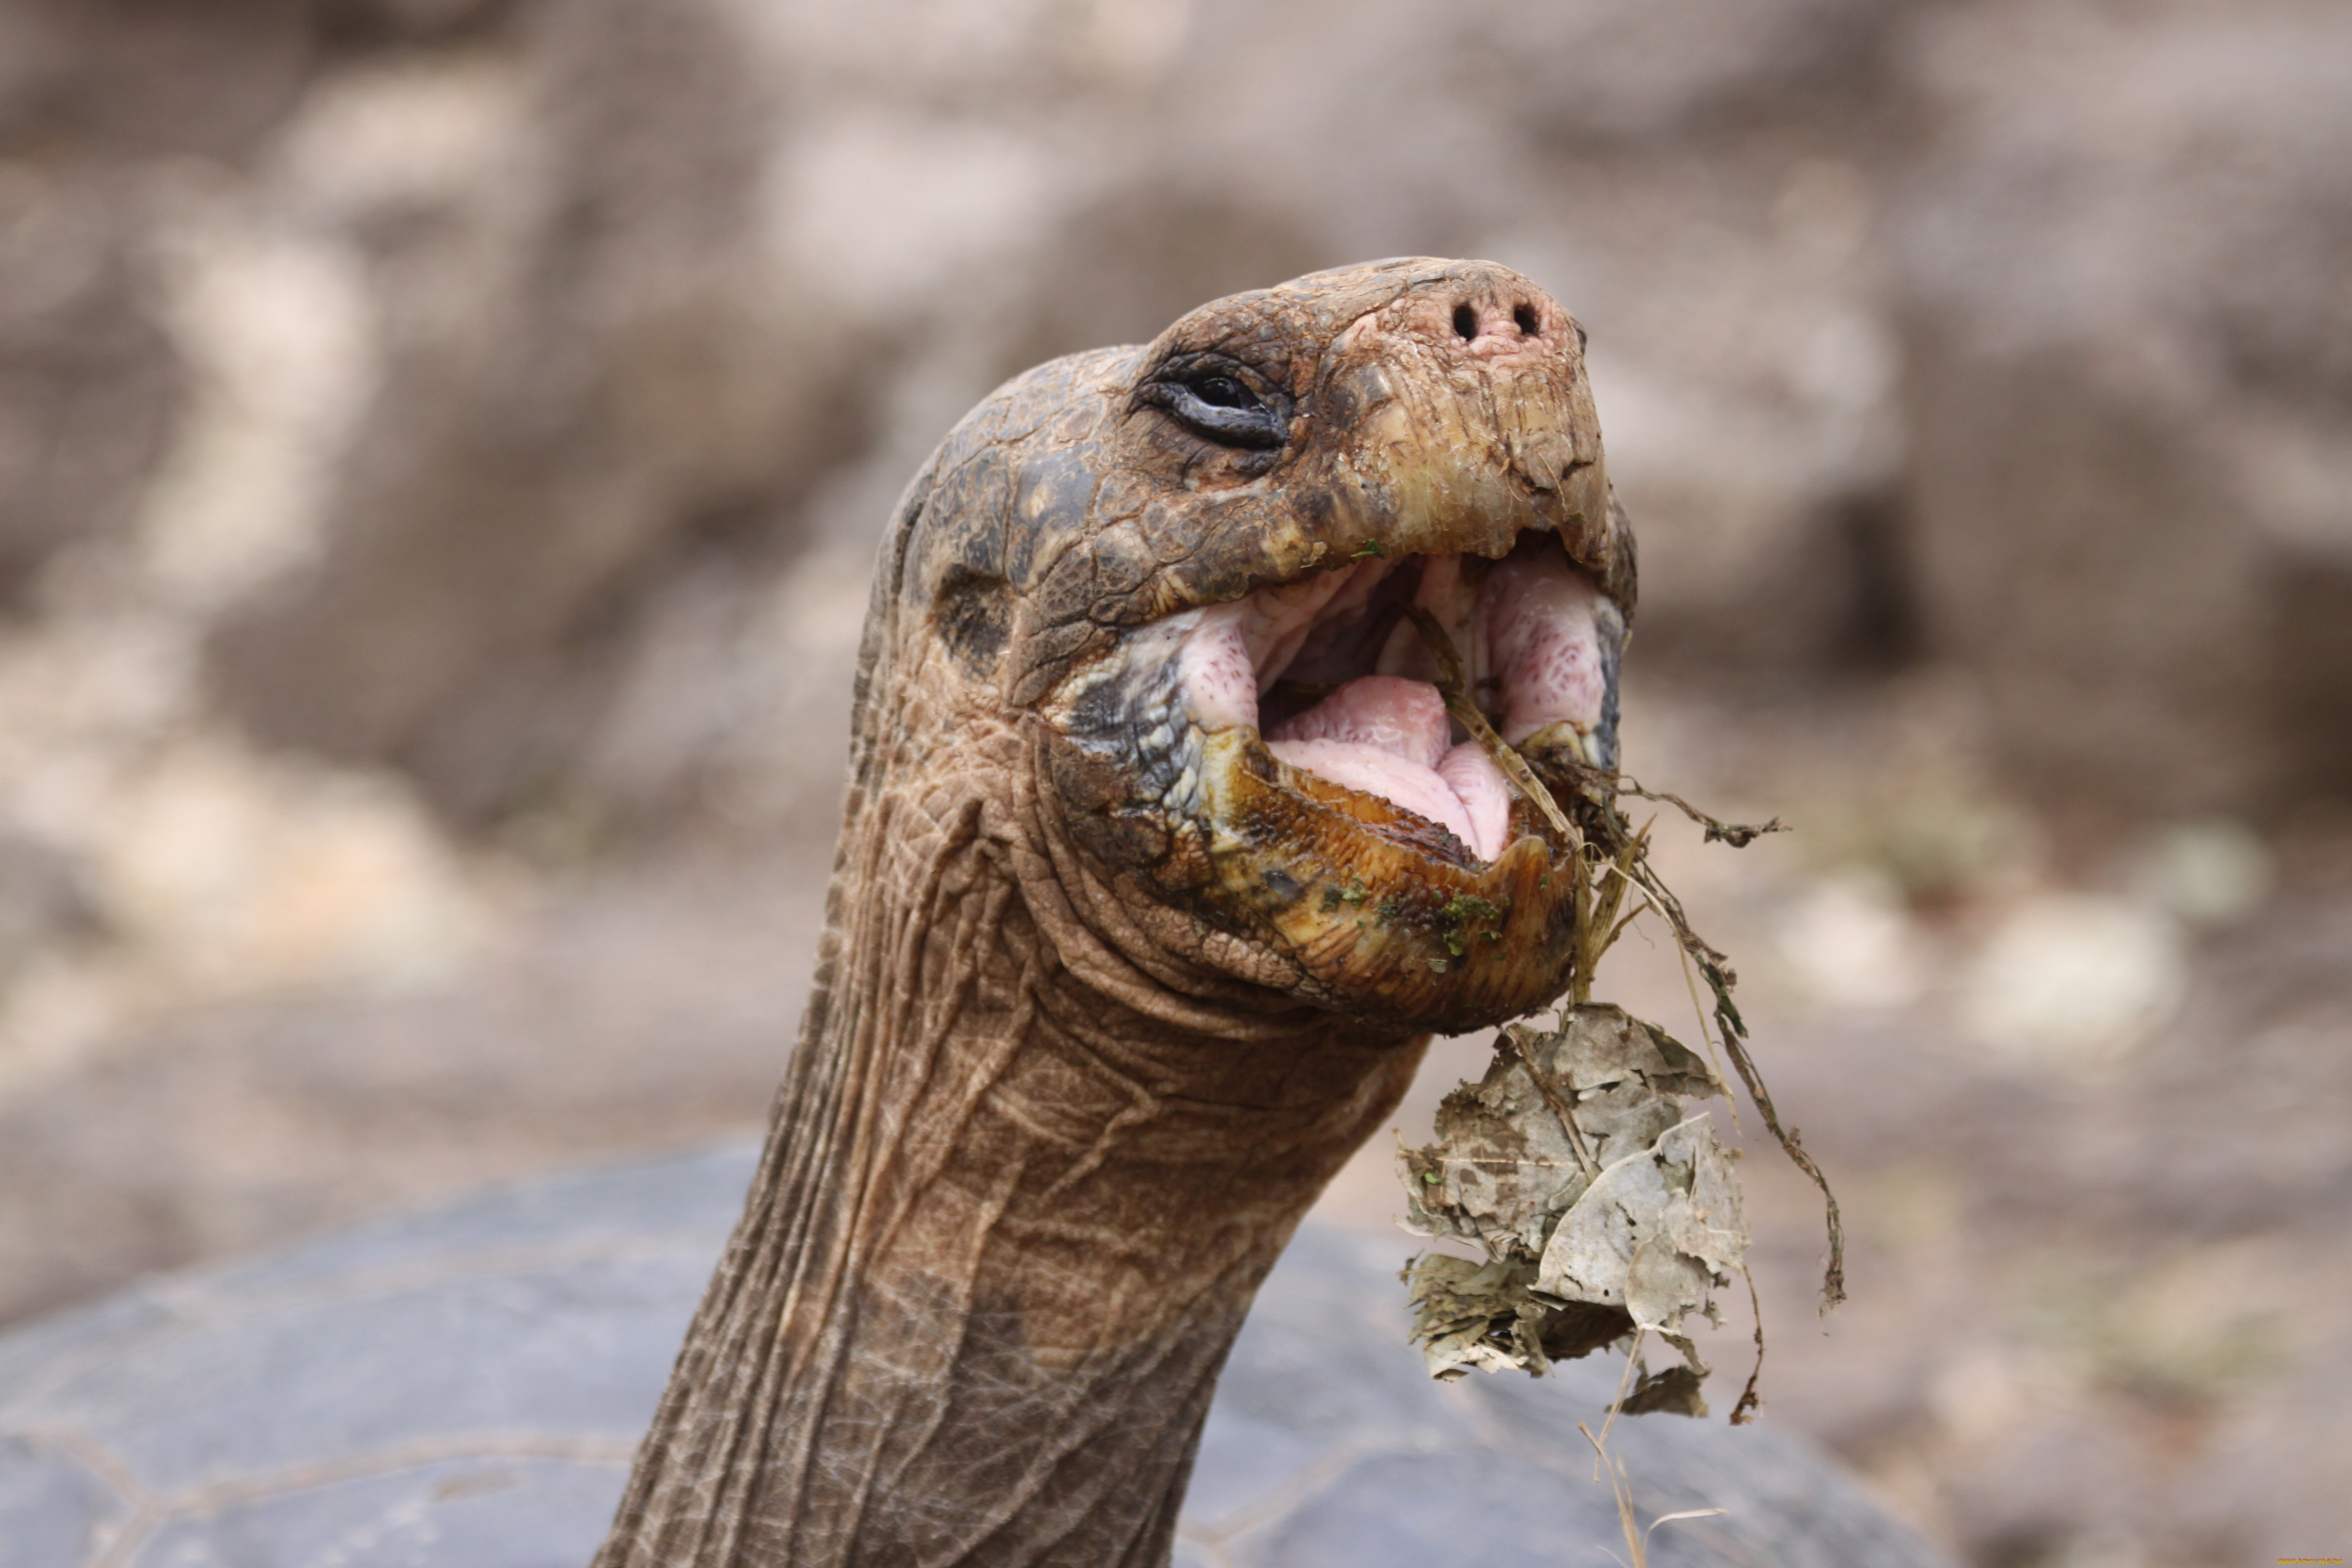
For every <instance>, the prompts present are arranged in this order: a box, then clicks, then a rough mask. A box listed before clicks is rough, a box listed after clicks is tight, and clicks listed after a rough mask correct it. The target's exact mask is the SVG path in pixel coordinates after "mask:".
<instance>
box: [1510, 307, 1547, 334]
mask: <svg viewBox="0 0 2352 1568" xmlns="http://www.w3.org/2000/svg"><path fill="white" fill-rule="evenodd" d="M1511 320H1512V321H1516V322H1517V323H1518V328H1519V336H1521V337H1523V338H1531V337H1534V336H1535V335H1536V333H1537V332H1538V331H1539V330H1540V323H1538V321H1536V308H1535V307H1534V306H1533V305H1526V304H1521V305H1514V306H1512V307H1511Z"/></svg>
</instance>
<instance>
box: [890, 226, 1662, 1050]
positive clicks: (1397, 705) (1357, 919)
mask: <svg viewBox="0 0 2352 1568" xmlns="http://www.w3.org/2000/svg"><path fill="white" fill-rule="evenodd" d="M900 537H901V543H900V546H899V552H898V557H897V563H896V570H895V572H894V573H893V574H891V575H890V577H889V578H888V579H887V581H889V582H891V583H894V584H895V585H896V594H897V603H896V606H895V608H896V610H897V612H898V624H899V625H900V626H902V628H903V629H904V632H905V633H906V634H907V635H908V636H909V637H912V636H915V635H917V634H919V635H920V637H923V638H925V639H927V640H928V642H929V644H930V645H931V646H932V647H936V648H937V649H938V650H939V658H938V659H937V661H936V666H935V667H934V668H933V672H932V673H929V674H926V675H924V676H922V679H928V680H932V681H935V682H939V683H941V684H942V685H944V686H953V687H958V688H961V689H963V691H964V693H965V696H964V697H963V698H962V699H960V700H953V701H948V702H945V703H943V704H940V711H942V712H946V711H950V710H954V711H961V712H964V713H965V714H967V715H968V716H970V717H969V719H968V721H971V722H982V723H984V722H989V721H992V719H991V716H992V715H993V721H1001V722H1003V723H1004V724H1005V725H1007V726H1009V727H1010V728H1011V729H1012V730H1015V731H1019V732H1021V733H1023V734H1024V735H1025V736H1027V737H1028V738H1029V743H1027V744H1026V745H1024V746H1023V747H1020V748H1016V749H1015V750H1016V751H1017V753H1018V757H1019V759H1020V760H1019V762H1018V763H1017V764H1015V765H1018V766H1020V767H1022V768H1024V769H1026V770H1028V773H1029V775H1030V777H1031V778H1032V780H1033V781H1034V784H1036V785H1037V787H1036V788H1034V790H1031V791H1030V795H1032V797H1034V798H1035V799H1037V800H1040V801H1042V802H1044V803H1045V806H1046V807H1047V808H1048V811H1047V815H1048V816H1051V817H1052V819H1053V821H1054V824H1055V827H1054V832H1055V836H1056V840H1057V842H1061V843H1066V845H1068V846H1070V847H1074V849H1075V851H1076V854H1077V855H1078V856H1079V857H1080V858H1082V859H1083V861H1084V862H1085V871H1086V874H1087V875H1088V876H1089V877H1092V878H1095V879H1097V880H1098V881H1099V882H1100V884H1101V885H1102V886H1103V887H1106V888H1108V889H1112V890H1113V892H1114V894H1115V900H1116V902H1117V903H1118V905H1120V906H1121V911H1122V920H1123V921H1125V922H1126V929H1129V930H1131V931H1140V932H1145V933H1148V936H1149V940H1150V942H1151V943H1153V944H1155V945H1156V946H1157V947H1159V948H1160V949H1161V950H1163V951H1167V952H1173V953H1175V954H1180V955H1181V956H1182V957H1183V958H1185V959H1186V960H1188V961H1190V962H1192V963H1197V964H1204V965H1206V966H1207V967H1208V968H1209V969H1211V970H1213V971H1218V972H1222V973H1223V974H1224V975H1227V976H1232V977H1238V978H1240V979H1243V980H1245V981H1248V982H1250V983H1252V984H1258V985H1263V986H1268V987H1271V988H1273V989H1275V990H1276V991H1279V992H1283V993H1286V994H1292V995H1296V996H1299V997H1302V998H1304V999H1306V1000H1307V1001H1310V1002H1312V1003H1315V1004H1317V1005H1320V1006H1323V1007H1327V1008H1330V1009H1334V1010H1337V1011H1339V1012H1341V1013H1345V1014H1348V1015H1349V1016H1355V1017H1358V1018H1360V1019H1363V1020H1365V1021H1366V1022H1368V1023H1373V1024H1377V1025H1381V1026H1387V1027H1392V1028H1395V1029H1397V1030H1400V1031H1420V1030H1425V1029H1431V1028H1436V1029H1444V1030H1463V1029H1468V1028H1474V1027H1477V1026H1483V1025H1486V1024H1489V1023H1493V1022H1495V1021H1496V1020H1499V1019H1502V1018H1506V1017H1509V1016H1515V1015H1517V1014H1519V1013H1522V1012H1525V1011H1527V1010H1528V1009H1530V1008H1532V1007H1535V1006H1538V1005H1541V1004H1542V1003H1544V1002H1545V1001H1547V1000H1549V998H1551V997H1552V996H1554V995H1556V994H1559V991H1560V990H1561V989H1562V988H1563V987H1564V986H1565V985H1566V984H1567V983H1568V980H1569V978H1570V973H1569V969H1570V952H1571V941H1570V936H1571V928H1572V923H1573V905H1572V898H1571V892H1570V882H1571V880H1572V879H1571V878H1570V876H1569V875H1568V874H1567V873H1568V863H1567V857H1568V855H1569V854H1570V849H1569V848H1568V847H1567V846H1566V845H1565V844H1564V843H1563V842H1561V841H1560V839H1559V837H1557V836H1556V835H1555V834H1554V833H1553V832H1552V831H1551V829H1549V827H1548V826H1546V824H1545V818H1544V817H1543V816H1542V815H1541V814H1540V813H1539V812H1538V810H1537V809H1536V808H1535V806H1534V805H1533V804H1532V803H1531V802H1529V801H1528V800H1527V799H1525V798H1523V797H1521V796H1520V795H1518V794H1517V792H1516V791H1515V790H1514V789H1513V788H1512V786H1511V785H1509V784H1507V782H1506V779H1505V777H1504V774H1503V773H1502V772H1501V771H1500V770H1499V769H1498V768H1497V766H1496V763H1495V762H1494V761H1493V760H1492V759H1491V758H1490V757H1489V755H1488V754H1487V752H1486V750H1484V749H1482V748H1481V747H1480V746H1479V745H1478V744H1476V743H1475V742H1472V741H1471V740H1470V739H1469V738H1468V736H1467V733H1466V731H1465V730H1464V729H1463V727H1462V725H1461V723H1460V722H1459V721H1458V720H1455V719H1454V718H1451V717H1449V714H1448V711H1447V708H1446V702H1445V699H1444V696H1443V695H1442V694H1441V691H1440V689H1439V685H1438V684H1437V681H1438V679H1439V676H1440V671H1441V669H1442V668H1444V666H1443V665H1442V664H1441V663H1440V662H1439V660H1440V658H1442V657H1443V656H1442V655H1440V654H1439V653H1438V652H1436V651H1435V650H1433V647H1431V642H1432V640H1433V639H1432V635H1431V628H1436V629H1439V630H1442V631H1443V632H1444V634H1445V635H1444V637H1443V638H1440V639H1436V640H1440V641H1443V642H1445V643H1449V644H1451V645H1452V648H1453V650H1454V653H1455V654H1456V655H1457V656H1458V659H1459V665H1460V668H1459V676H1460V680H1459V683H1458V684H1457V685H1456V687H1455V697H1456V700H1457V701H1459V700H1468V701H1471V702H1474V703H1475V705H1476V706H1477V707H1478V708H1479V709H1480V710H1482V711H1483V712H1484V713H1485V714H1486V715H1489V716H1490V717H1491V721H1492V723H1493V726H1494V727H1495V728H1496V729H1497V730H1499V731H1500V732H1501V734H1502V735H1503V737H1504V738H1505V739H1506V740H1508V741H1510V742H1514V743H1518V744H1521V745H1523V746H1525V747H1526V748H1528V749H1529V750H1530V751H1532V752H1536V753H1538V754H1541V753H1545V752H1549V753H1550V754H1552V755H1555V756H1559V757H1565V758H1567V759H1569V760H1570V761H1573V762H1580V763H1585V764H1589V765H1592V766H1598V767H1611V766H1613V765H1614V762H1615V751H1616V681H1617V665H1618V658H1619V654H1620V652H1621V650H1622V645H1623V641H1624V637H1625V630H1626V624H1627V619H1628V617H1629V616H1630V615H1631V613H1632V611H1633V542H1632V538H1631V535H1630V533H1629V532H1628V531H1627V528H1626V525H1625V523H1624V521H1623V518H1622V513H1621V512H1620V511H1619V510H1617V508H1616V506H1615V504H1614V500H1613V498H1612V494H1611V491H1610V487H1609V481H1608V478H1607V474H1606V470H1605V468H1604V466H1603V463H1602V459H1601V433H1600V426H1599V422H1598V420H1597V418H1596V416H1595V415H1594V411H1593V406H1592V398H1591V390H1590V387H1589V385H1588V384H1587V381H1586V378H1585V373H1584V360H1583V332H1582V329H1580V327H1579V326H1578V325H1577V323H1576V322H1575V321H1574V320H1573V319H1571V318H1570V316H1569V315H1568V314H1567V312H1566V311H1564V310H1561V309H1560V307H1559V305H1557V304H1556V303H1554V302H1553V301H1552V300H1550V299H1549V297H1548V296H1547V295H1546V294H1545V293H1544V292H1543V290H1542V289H1538V288H1537V287H1536V286H1535V285H1534V284H1533V283H1531V282H1529V281H1528V279H1525V278H1523V277H1521V276H1520V275H1519V274H1517V273H1516V272H1513V271H1511V270H1509V269H1507V268H1502V267H1499V266H1496V265H1493V264H1491V263H1486V262H1448V261H1433V260H1425V259H1406V260H1398V261H1389V262H1381V263H1376V264H1373V265H1370V266H1365V267H1359V268H1348V269H1345V270H1340V271H1335V272H1326V273H1318V274H1314V275H1312V276H1309V277H1306V278H1301V279H1297V280H1296V281H1293V282H1290V283H1286V284H1283V285H1281V286H1280V287H1278V288H1275V289H1265V290H1263V291H1259V292H1255V293H1248V294H1240V295H1235V296H1234V297H1232V298H1230V299H1225V300H1218V301H1216V302H1214V303H1213V304H1210V305H1206V306H1203V307H1202V308H1201V309H1200V310H1195V311H1193V312H1192V313H1191V314H1190V315H1187V316H1185V317H1184V318H1183V319H1182V320H1181V321H1177V322H1176V323H1175V324H1174V325H1173V326H1171V327H1170V328H1169V329H1168V330H1167V331H1164V332H1162V333H1161V334H1160V337H1159V338H1158V340H1157V341H1155V342H1152V343H1150V344H1149V345H1148V346H1145V347H1142V348H1127V349H1113V350H1103V351H1097V352H1096V353H1088V354H1081V355H1075V356H1072V357H1070V358H1068V359H1065V360H1059V361H1056V362H1055V363H1052V364H1050V365H1046V366H1044V367H1042V368H1041V369H1039V370H1037V371H1034V372H1031V373H1030V374H1028V375H1026V376H1024V377H1021V378H1019V379H1017V380H1016V381H1014V382H1013V383H1012V384H1009V385H1008V386H1006V387H1005V388H1003V390H1002V391H1000V392H999V393H998V394H997V395H994V396H993V397H992V398H991V399H990V400H989V401H988V402H986V403H984V404H983V405H982V406H981V407H980V408H979V409H976V410H975V411H974V412H973V414H972V415H971V416H970V417H969V418H967V419H966V420H965V421H964V423H963V424H962V425H961V426H959V427H958V429H957V431H956V432H955V434H953V435H952V436H950V438H949V440H948V442H947V444H946V445H945V446H944V447H942V448H941V450H940V455H939V457H938V458H936V459H935V460H934V463H933V466H932V468H930V469H929V471H928V472H927V475H926V477H925V479H920V480H919V481H918V484H917V488H916V489H915V490H914V491H912V492H910V502H909V507H908V513H907V517H906V522H905V524H904V526H903V531H902V533H901V536H900ZM928 662H929V661H927V665H928ZM1005 754H1006V755H1011V754H1013V753H1011V752H1008V753H1005ZM1147 967H1150V968H1153V970H1154V972H1155V973H1160V970H1159V969H1158V967H1157V966H1155V965H1147Z"/></svg>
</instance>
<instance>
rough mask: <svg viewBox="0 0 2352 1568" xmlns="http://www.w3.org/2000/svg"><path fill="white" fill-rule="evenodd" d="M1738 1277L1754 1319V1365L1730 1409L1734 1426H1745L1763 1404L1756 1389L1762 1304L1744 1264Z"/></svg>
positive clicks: (1760, 1366) (1761, 1368)
mask: <svg viewBox="0 0 2352 1568" xmlns="http://www.w3.org/2000/svg"><path fill="white" fill-rule="evenodd" d="M1739 1277H1740V1278H1741V1279H1745V1280H1747V1281H1748V1309H1749V1310H1750V1311H1752V1312H1753V1313H1754V1314H1755V1318H1756V1364H1755V1365H1754V1366H1753V1367H1751V1368H1750V1369H1749V1370H1748V1386H1747V1387H1745V1388H1743V1389H1741V1390H1740V1391H1739V1403H1738V1404H1737V1405H1733V1406H1732V1407H1731V1424H1732V1425H1733V1426H1747V1425H1748V1423H1749V1422H1750V1421H1753V1420H1754V1419H1755V1418H1756V1410H1757V1407H1758V1406H1759V1405H1762V1404H1763V1403H1764V1395H1763V1394H1761V1393H1759V1392H1758V1388H1757V1385H1758V1384H1759V1382H1760V1381H1761V1380H1762V1378H1763V1376H1764V1303H1763V1302H1762V1301H1760V1300H1757V1296H1756V1276H1755V1275H1754V1274H1752V1273H1750V1272H1749V1271H1748V1266H1747V1265H1746V1264H1744V1263H1743V1264H1741V1265H1740V1266H1739Z"/></svg>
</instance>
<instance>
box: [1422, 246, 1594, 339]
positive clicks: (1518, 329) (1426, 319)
mask: <svg viewBox="0 0 2352 1568" xmlns="http://www.w3.org/2000/svg"><path fill="white" fill-rule="evenodd" d="M1465 270H1466V269H1465ZM1409 316H1410V321H1411V328H1412V331H1413V332H1414V334H1415V335H1416V336H1419V337H1421V338H1422V339H1423V341H1425V342H1428V343H1429V344H1430V345H1431V346H1432V347H1433V348H1435V349H1437V350H1438V351H1439V352H1440V353H1444V354H1446V355H1448V356H1453V355H1460V356H1463V357H1465V358H1468V359H1471V360H1476V361H1490V360H1497V359H1517V358H1533V357H1539V356H1540V357H1549V356H1552V355H1558V354H1561V353H1576V352H1578V351H1580V349H1581V348H1582V346H1583V333H1582V331H1581V330H1580V328H1579V327H1578V326H1577V324H1576V321H1575V319H1574V318H1573V317H1571V316H1570V315H1569V313H1568V312H1567V311H1566V310H1561V309H1560V308H1559V304H1558V302H1556V301H1555V300H1553V299H1552V298H1551V296H1550V295H1549V294H1547V293H1545V292H1544V291H1543V290H1542V289H1538V288H1537V287H1536V286H1535V285H1534V284H1533V283H1530V282H1529V281H1528V279H1525V278H1522V277H1521V276H1519V275H1518V274H1517V273H1516V272H1513V271H1510V270H1509V269H1508V268H1500V267H1496V268H1491V269H1489V268H1478V269H1477V270H1475V271H1470V272H1469V275H1468V276H1464V275H1462V272H1459V271H1457V272H1456V273H1455V274H1454V276H1452V277H1449V278H1447V279H1444V281H1443V282H1442V283H1438V284H1436V285H1435V286H1433V287H1428V288H1425V289H1423V292H1422V294H1421V297H1420V298H1419V299H1417V300H1414V301H1413V303H1412V308H1411V310H1410V312H1409Z"/></svg>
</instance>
